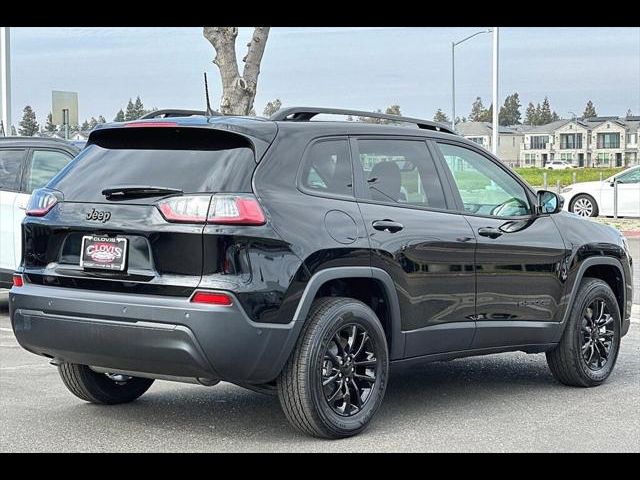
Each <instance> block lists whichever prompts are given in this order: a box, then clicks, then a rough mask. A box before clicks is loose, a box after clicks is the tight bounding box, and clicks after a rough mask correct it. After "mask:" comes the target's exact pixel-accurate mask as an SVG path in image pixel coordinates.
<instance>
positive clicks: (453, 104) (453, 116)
mask: <svg viewBox="0 0 640 480" xmlns="http://www.w3.org/2000/svg"><path fill="white" fill-rule="evenodd" d="M482 33H491V29H490V28H489V29H488V30H480V31H479V32H476V33H474V34H473V35H469V36H468V37H465V38H463V39H462V40H459V41H457V42H451V126H452V127H453V130H454V131H455V129H456V61H455V60H456V46H457V45H460V44H461V43H463V42H466V41H467V40H470V39H472V38H473V37H475V36H476V35H480V34H482Z"/></svg>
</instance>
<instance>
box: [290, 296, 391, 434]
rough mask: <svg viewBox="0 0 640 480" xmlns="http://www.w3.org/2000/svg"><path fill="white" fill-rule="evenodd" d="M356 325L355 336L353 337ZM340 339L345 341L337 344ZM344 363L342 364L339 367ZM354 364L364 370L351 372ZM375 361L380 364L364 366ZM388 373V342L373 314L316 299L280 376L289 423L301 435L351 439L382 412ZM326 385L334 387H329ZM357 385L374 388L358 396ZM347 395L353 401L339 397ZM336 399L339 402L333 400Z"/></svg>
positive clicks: (336, 300)
mask: <svg viewBox="0 0 640 480" xmlns="http://www.w3.org/2000/svg"><path fill="white" fill-rule="evenodd" d="M354 326H355V327H356V330H355V331H356V332H357V333H356V335H353V333H352V332H353V331H354V330H353V329H354ZM364 333H366V334H367V336H368V337H369V339H368V340H365V336H364ZM345 334H346V335H347V337H346V338H345V337H344V335H345ZM336 335H337V336H338V337H339V338H340V339H338V340H336V338H338V337H336ZM352 338H353V339H354V340H353V341H351V343H350V344H349V341H350V340H351V339H352ZM342 341H345V343H346V344H345V345H343V347H342V348H343V353H341V352H340V350H339V349H338V342H339V343H340V344H341V345H342ZM360 345H362V347H361V346H360ZM354 350H356V351H355V352H354ZM330 352H331V353H330ZM348 353H352V354H353V353H355V354H356V355H355V360H350V359H349V358H348V355H347V354H348ZM345 358H346V359H347V360H346V361H345V360H344V359H345ZM374 358H375V361H374V360H372V359H374ZM332 359H333V360H332ZM339 359H340V361H342V362H343V363H342V364H338V363H337V362H338V360H339ZM353 362H355V365H359V366H355V367H353V368H352V365H354V363H353ZM372 362H373V364H375V366H371V367H369V366H362V365H363V363H366V364H367V365H370V364H371V363H372ZM350 368H351V370H349V369H350ZM340 372H344V373H340ZM388 372H389V358H388V350H387V341H386V337H385V333H384V330H383V328H382V325H381V324H380V321H379V320H378V317H377V316H376V314H375V313H374V312H373V310H371V309H370V308H369V307H368V306H367V305H365V304H364V303H362V302H360V301H358V300H354V299H351V298H342V297H324V298H320V299H317V300H316V301H314V303H313V305H312V307H311V311H310V312H309V316H308V318H307V323H306V325H305V327H304V329H303V330H302V332H301V334H300V338H299V339H298V343H297V344H296V347H295V349H294V351H293V352H292V354H291V356H290V357H289V360H288V361H287V363H286V365H285V367H284V369H283V371H282V373H281V374H280V376H279V378H278V397H279V399H280V404H281V405H282V409H283V410H284V413H285V415H286V417H287V419H288V420H289V422H290V423H291V424H292V425H293V426H294V427H295V428H297V429H298V430H300V431H301V432H303V433H306V434H309V435H312V436H314V437H320V438H344V437H350V436H352V435H356V434H357V433H359V432H361V431H362V430H363V429H364V428H365V427H366V426H367V425H368V424H369V421H370V420H371V419H372V417H373V416H374V414H375V413H376V411H377V410H378V407H379V406H380V404H381V403H382V399H383V397H384V393H385V389H386V386H387V379H388ZM338 376H339V377H340V378H338V379H336V380H335V381H333V382H329V380H330V379H331V378H335V377H338ZM356 377H357V378H356ZM362 377H367V378H369V379H370V380H371V379H372V378H373V377H375V381H374V382H371V381H370V380H369V381H363V380H362ZM323 381H327V382H329V383H328V384H327V385H326V386H324V385H323ZM352 382H353V383H352ZM358 382H360V383H358ZM341 384H342V385H343V386H342V387H340V385H341ZM346 384H348V386H347V387H344V385H346ZM358 385H360V386H363V385H372V387H367V388H368V393H366V392H365V390H366V389H363V390H362V395H358V392H360V387H359V386H358ZM334 388H335V390H334ZM345 388H346V390H345ZM344 392H349V397H347V396H346V395H345V396H344V397H343V398H342V399H340V395H342V394H343V393H344ZM334 395H335V396H336V397H335V398H337V400H335V399H334V400H331V398H330V397H331V396H334ZM352 395H353V401H351V399H352ZM346 398H348V399H349V401H347V400H345V399H346ZM358 399H360V400H359V401H358ZM352 402H353V403H354V405H353V406H352V405H351V403H352ZM360 402H361V405H359V406H358V405H355V404H357V403H360ZM341 409H343V411H342V413H340V410H341Z"/></svg>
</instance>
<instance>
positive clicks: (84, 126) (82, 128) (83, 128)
mask: <svg viewBox="0 0 640 480" xmlns="http://www.w3.org/2000/svg"><path fill="white" fill-rule="evenodd" d="M88 130H91V125H90V124H89V122H88V121H86V120H85V121H84V122H82V125H81V126H80V131H81V132H86V131H88Z"/></svg>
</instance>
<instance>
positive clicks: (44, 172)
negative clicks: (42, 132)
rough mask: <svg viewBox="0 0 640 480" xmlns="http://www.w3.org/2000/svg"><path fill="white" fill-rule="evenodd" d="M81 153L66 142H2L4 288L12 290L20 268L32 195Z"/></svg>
mask: <svg viewBox="0 0 640 480" xmlns="http://www.w3.org/2000/svg"><path fill="white" fill-rule="evenodd" d="M79 151H80V150H79V149H78V147H76V146H75V145H73V144H72V143H70V142H67V141H65V140H58V139H51V138H40V137H6V138H0V288H5V287H6V288H9V287H11V277H12V274H13V271H14V270H15V269H16V268H17V267H18V265H19V264H20V259H21V257H22V240H21V238H20V236H21V233H20V224H21V223H22V219H23V218H24V215H25V209H26V207H27V202H28V201H29V197H30V196H31V192H32V191H33V190H34V189H36V188H40V187H42V186H44V185H45V184H46V183H47V182H48V181H49V180H50V179H51V178H52V177H53V176H54V175H56V174H57V173H58V172H59V171H60V170H61V169H62V168H63V167H64V166H65V165H66V164H67V163H69V161H70V160H71V159H72V158H73V157H75V156H76V155H77V154H78V152H79Z"/></svg>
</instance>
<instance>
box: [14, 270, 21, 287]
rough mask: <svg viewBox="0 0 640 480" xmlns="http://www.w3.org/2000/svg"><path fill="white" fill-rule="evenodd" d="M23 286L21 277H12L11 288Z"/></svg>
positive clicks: (15, 275)
mask: <svg viewBox="0 0 640 480" xmlns="http://www.w3.org/2000/svg"><path fill="white" fill-rule="evenodd" d="M23 285H24V280H23V279H22V275H18V274H17V273H16V274H14V275H13V286H14V287H21V286H23Z"/></svg>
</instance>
